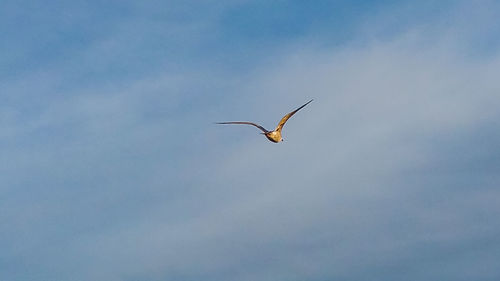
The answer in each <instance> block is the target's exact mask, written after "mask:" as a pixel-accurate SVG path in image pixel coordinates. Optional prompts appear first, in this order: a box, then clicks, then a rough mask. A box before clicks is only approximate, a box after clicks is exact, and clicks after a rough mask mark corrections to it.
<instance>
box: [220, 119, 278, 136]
mask: <svg viewBox="0 0 500 281" xmlns="http://www.w3.org/2000/svg"><path fill="white" fill-rule="evenodd" d="M215 124H224V125H225V124H244V125H252V126H255V127H257V128H259V129H260V130H261V131H262V132H264V133H267V132H269V131H268V130H266V129H264V127H262V126H261V125H258V124H255V123H252V122H243V121H234V122H217V123H215Z"/></svg>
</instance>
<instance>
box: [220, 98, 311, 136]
mask: <svg viewBox="0 0 500 281" xmlns="http://www.w3.org/2000/svg"><path fill="white" fill-rule="evenodd" d="M312 101H313V100H312V99H311V100H310V101H308V102H306V103H305V104H304V105H302V106H301V107H299V108H297V109H295V110H294V111H292V112H290V113H288V114H286V115H285V116H283V118H281V120H280V122H279V123H278V126H276V129H274V130H273V131H268V130H266V129H265V128H264V127H262V126H261V125H259V124H256V123H253V122H246V121H232V122H216V123H215V124H221V125H228V124H242V125H252V126H255V127H257V128H259V129H260V130H261V131H262V132H263V133H261V134H262V135H265V136H266V137H267V139H268V140H270V141H271V142H274V143H279V142H281V141H283V138H282V136H281V130H282V129H283V126H285V123H286V121H288V119H290V117H292V116H293V115H294V114H295V113H297V111H299V110H301V109H302V108H304V106H306V105H308V104H309V103H310V102H312Z"/></svg>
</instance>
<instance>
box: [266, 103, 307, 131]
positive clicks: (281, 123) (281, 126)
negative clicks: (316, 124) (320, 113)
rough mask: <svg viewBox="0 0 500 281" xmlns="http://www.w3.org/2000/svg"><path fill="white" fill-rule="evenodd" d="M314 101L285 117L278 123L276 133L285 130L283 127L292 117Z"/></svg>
mask: <svg viewBox="0 0 500 281" xmlns="http://www.w3.org/2000/svg"><path fill="white" fill-rule="evenodd" d="M312 101H313V100H310V101H308V102H306V103H305V104H304V105H302V106H301V107H299V108H297V109H295V110H294V111H292V112H290V113H288V114H287V115H285V116H283V118H281V120H280V122H279V123H278V126H277V127H276V129H275V131H279V132H281V130H282V129H283V126H284V125H285V123H286V121H288V119H290V117H292V116H293V115H294V114H295V113H297V111H299V110H301V109H302V108H303V107H304V106H306V105H308V104H309V103H310V102H312Z"/></svg>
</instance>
